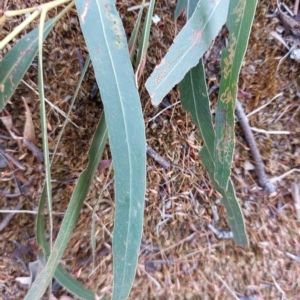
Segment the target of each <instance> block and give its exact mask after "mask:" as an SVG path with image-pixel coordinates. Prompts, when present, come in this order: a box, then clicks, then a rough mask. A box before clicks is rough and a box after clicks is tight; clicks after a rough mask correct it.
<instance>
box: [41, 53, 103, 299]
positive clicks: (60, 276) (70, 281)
mask: <svg viewBox="0 0 300 300" xmlns="http://www.w3.org/2000/svg"><path fill="white" fill-rule="evenodd" d="M89 64H90V58H89V57H87V59H86V61H85V65H84V67H83V70H82V71H81V75H80V78H79V80H78V83H77V86H76V90H75V92H74V95H73V97H72V100H71V102H70V107H69V110H68V113H67V116H66V118H65V120H64V123H63V126H62V128H61V131H60V133H59V135H58V138H57V143H56V147H55V149H54V151H53V157H52V161H53V159H54V157H55V155H56V152H57V149H58V145H59V143H60V139H61V137H62V134H63V133H64V132H65V127H66V125H67V123H68V120H69V115H70V112H71V110H72V108H73V106H74V102H75V99H76V97H77V95H78V92H79V89H80V87H81V84H82V81H83V79H84V76H85V74H86V71H87V69H88V66H89ZM103 143H104V144H105V143H106V141H103ZM51 164H52V163H51ZM45 201H46V188H45V186H44V187H43V189H42V193H41V198H40V202H39V209H38V215H37V218H36V238H37V242H38V244H39V245H40V246H41V247H42V249H43V252H44V256H45V257H46V258H48V257H49V255H50V247H49V243H48V242H47V240H46V232H45V217H44V214H43V211H44V207H45ZM54 277H55V278H56V280H58V282H59V283H60V284H61V285H62V286H64V287H65V288H66V289H67V290H68V291H69V292H71V293H72V294H73V295H75V296H77V297H79V298H81V299H87V300H93V299H94V298H95V295H94V293H93V292H91V291H89V290H87V289H86V288H85V287H84V285H83V284H81V283H80V282H79V281H78V280H76V279H74V278H73V277H72V276H71V275H70V274H68V273H67V272H66V271H65V270H64V269H63V267H62V266H61V265H58V267H57V269H56V270H55V273H54Z"/></svg>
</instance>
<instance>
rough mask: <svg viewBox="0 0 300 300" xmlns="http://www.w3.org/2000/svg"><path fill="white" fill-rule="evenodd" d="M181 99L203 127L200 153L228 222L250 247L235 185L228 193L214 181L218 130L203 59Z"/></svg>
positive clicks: (237, 238)
mask: <svg viewBox="0 0 300 300" xmlns="http://www.w3.org/2000/svg"><path fill="white" fill-rule="evenodd" d="M179 88H180V100H181V102H182V104H183V108H184V109H185V110H187V111H188V112H190V113H191V116H192V118H193V121H194V122H195V124H196V125H197V127H198V128H199V133H200V135H201V137H202V138H203V140H204V143H205V146H204V147H203V148H202V149H201V151H200V152H199V156H200V157H201V159H202V161H203V163H204V165H205V167H206V169H207V171H208V174H209V177H210V179H211V181H212V184H213V186H214V188H215V189H216V190H217V191H218V192H220V193H221V195H222V196H223V199H222V202H223V204H224V206H225V208H226V212H227V218H228V223H229V225H230V228H231V230H232V233H233V237H234V240H235V242H236V243H237V244H238V245H243V246H247V245H248V238H247V235H246V228H245V224H244V219H243V214H242V211H241V208H240V205H239V203H238V200H237V199H236V196H235V193H234V189H233V185H232V183H231V182H230V184H229V186H228V189H227V190H226V191H224V190H223V189H222V188H220V186H219V185H218V183H217V182H216V181H215V180H214V173H215V164H214V160H213V154H214V139H215V131H214V129H213V124H212V118H211V111H210V103H209V96H208V92H207V86H206V81H205V72H204V67H203V63H202V60H200V62H199V64H198V65H197V66H196V67H194V68H192V69H191V70H190V71H189V72H188V73H187V75H186V76H185V77H184V79H183V80H182V82H181V83H180V84H179Z"/></svg>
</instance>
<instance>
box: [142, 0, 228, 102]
mask: <svg viewBox="0 0 300 300" xmlns="http://www.w3.org/2000/svg"><path fill="white" fill-rule="evenodd" d="M228 5H229V0H215V1H211V0H200V1H199V3H198V4H197V7H196V10H195V12H194V14H193V15H192V17H191V18H190V19H189V20H188V22H187V23H186V25H185V26H184V28H183V29H182V30H181V31H180V33H179V34H178V35H177V37H176V38H175V40H174V43H173V45H172V46H171V47H170V49H169V51H168V53H167V54H166V56H165V57H164V58H163V59H162V61H161V62H160V64H159V65H158V66H156V68H155V69H154V71H153V73H152V74H151V76H150V78H148V80H147V82H146V88H147V90H148V92H149V94H150V97H151V100H152V103H153V104H154V105H158V104H159V103H160V102H161V101H162V99H163V97H164V96H165V95H166V94H167V93H168V92H169V91H170V90H171V89H172V87H173V86H174V85H175V84H177V83H178V82H180V80H182V79H183V77H184V75H185V74H186V73H187V72H188V71H189V70H190V69H191V68H192V67H194V66H196V64H197V63H198V62H199V59H200V58H201V57H202V56H203V54H204V52H205V51H206V50H207V49H208V47H209V46H210V45H211V42H212V40H213V39H214V38H215V37H216V35H217V34H218V32H219V31H220V29H221V27H222V26H223V24H224V23H225V21H226V16H227V11H228Z"/></svg>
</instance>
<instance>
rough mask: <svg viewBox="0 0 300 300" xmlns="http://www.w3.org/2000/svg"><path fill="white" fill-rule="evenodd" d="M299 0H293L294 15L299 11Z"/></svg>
mask: <svg viewBox="0 0 300 300" xmlns="http://www.w3.org/2000/svg"><path fill="white" fill-rule="evenodd" d="M299 2H300V1H299V0H295V4H294V15H295V16H297V15H298V11H299Z"/></svg>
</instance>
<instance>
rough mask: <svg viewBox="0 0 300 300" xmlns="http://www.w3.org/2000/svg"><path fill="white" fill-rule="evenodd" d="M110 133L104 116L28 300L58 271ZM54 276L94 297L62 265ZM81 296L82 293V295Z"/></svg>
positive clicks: (41, 235)
mask: <svg viewBox="0 0 300 300" xmlns="http://www.w3.org/2000/svg"><path fill="white" fill-rule="evenodd" d="M107 138H108V134H107V128H106V124H105V118H104V116H103V117H102V118H101V120H100V123H99V125H98V127H97V130H96V132H95V135H94V137H93V141H92V143H91V147H90V150H89V152H88V157H89V162H88V165H87V167H86V169H85V170H84V171H83V172H82V173H81V174H80V176H79V179H78V182H77V184H76V187H75V189H74V192H73V194H72V197H71V200H70V203H69V205H68V209H67V211H66V214H65V216H64V219H63V221H62V224H61V227H60V230H59V233H58V236H57V238H56V241H55V243H54V245H53V249H52V252H51V253H50V255H49V258H48V260H47V263H46V266H45V267H44V268H43V270H42V271H41V273H40V274H39V275H38V276H37V278H36V280H35V281H34V283H33V285H32V287H31V288H30V290H29V292H28V293H27V295H26V297H25V300H31V299H40V298H41V297H42V296H43V294H44V292H45V291H46V289H47V287H48V285H49V284H50V282H51V279H52V277H53V275H54V272H55V271H56V270H57V267H58V264H59V261H60V259H61V257H62V255H63V253H64V251H65V249H66V246H67V243H68V241H69V239H70V237H71V234H72V232H73V230H74V227H75V225H76V221H77V219H78V216H79V213H80V210H81V207H82V205H83V202H84V200H85V198H86V195H87V193H88V191H89V188H90V185H91V182H92V180H93V179H94V175H95V172H96V170H97V167H98V164H99V161H100V159H101V156H102V154H103V151H104V147H105V144H106V142H107ZM42 211H43V210H42V209H41V210H39V213H42ZM40 220H41V222H42V225H43V226H44V225H45V222H44V218H43V217H41V218H40ZM38 235H39V242H41V243H42V244H43V246H44V247H45V249H47V248H48V251H49V246H48V245H47V243H46V241H45V237H44V232H42V231H41V232H40V233H38ZM55 275H56V276H57V279H58V280H59V281H60V282H62V284H64V285H65V284H66V285H67V286H68V287H69V288H70V289H72V292H74V293H78V290H77V292H76V289H75V288H78V289H80V290H79V292H80V293H83V294H85V295H86V296H85V297H86V298H83V299H92V295H91V294H92V293H91V292H89V291H86V290H83V289H82V288H81V287H80V285H78V284H76V283H75V281H74V280H72V279H71V278H70V277H68V276H66V274H65V272H63V270H62V269H60V267H59V268H58V271H56V273H55ZM66 281H70V282H71V285H70V284H68V283H67V282H66ZM80 295H81V294H80Z"/></svg>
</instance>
